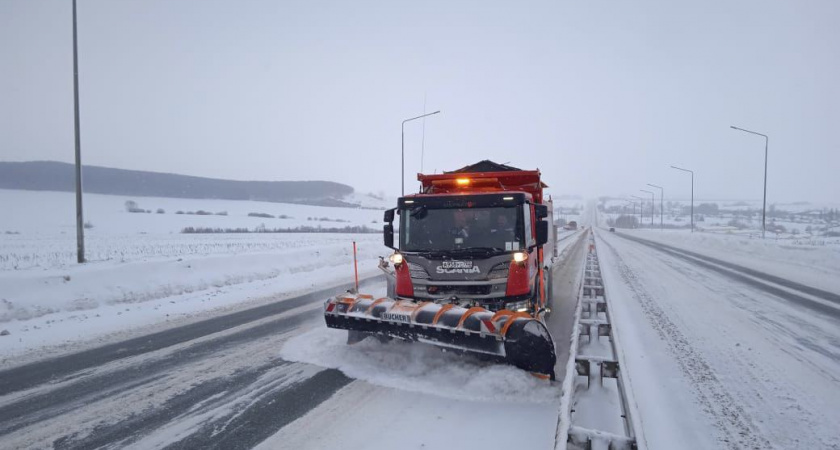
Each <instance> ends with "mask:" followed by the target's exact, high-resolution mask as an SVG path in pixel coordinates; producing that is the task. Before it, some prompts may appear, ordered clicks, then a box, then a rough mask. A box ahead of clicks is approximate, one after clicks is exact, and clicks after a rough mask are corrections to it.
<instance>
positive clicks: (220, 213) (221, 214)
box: [216, 211, 227, 216]
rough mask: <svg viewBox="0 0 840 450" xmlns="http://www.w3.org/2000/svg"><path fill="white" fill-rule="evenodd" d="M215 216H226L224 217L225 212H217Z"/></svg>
mask: <svg viewBox="0 0 840 450" xmlns="http://www.w3.org/2000/svg"><path fill="white" fill-rule="evenodd" d="M216 215H217V216H226V215H227V211H219V212H217V213H216Z"/></svg>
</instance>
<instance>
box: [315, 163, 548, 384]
mask: <svg viewBox="0 0 840 450" xmlns="http://www.w3.org/2000/svg"><path fill="white" fill-rule="evenodd" d="M417 179H418V181H420V185H421V188H420V192H419V193H417V194H412V195H406V196H404V197H401V198H399V200H398V204H397V207H396V208H393V209H389V210H387V211H385V217H384V219H385V226H384V241H385V246H387V247H389V248H391V249H393V250H394V253H393V254H392V255H390V257H389V258H388V260H385V259H384V258H382V259H381V260H380V268H381V269H382V270H383V271H384V272H385V273H386V278H387V280H388V295H387V297H384V298H378V299H374V298H373V297H372V296H370V295H365V294H359V293H355V292H349V293H347V294H343V295H340V296H337V297H334V298H331V299H329V300H327V302H326V304H325V309H324V316H325V319H326V322H327V326H329V327H331V328H339V329H346V330H348V331H349V334H348V343H353V342H357V341H358V340H360V339H363V338H365V337H367V336H370V335H376V336H379V337H380V338H383V337H384V338H398V339H403V340H408V341H418V342H424V343H429V344H433V345H436V346H439V347H443V348H446V349H451V350H455V351H463V352H467V353H475V354H479V355H483V356H485V357H490V358H492V359H496V360H500V361H504V362H507V363H509V364H512V365H514V366H516V367H519V368H521V369H524V370H527V371H529V372H531V373H532V374H534V375H536V376H539V377H541V378H550V379H554V366H555V363H556V355H555V350H554V342H553V340H552V338H551V334H550V333H549V331H548V329H547V328H546V326H545V323H544V315H545V313H546V312H547V305H548V304H549V303H548V295H549V292H550V288H549V282H550V276H549V275H550V272H551V271H550V266H551V259H552V258H551V257H552V256H553V255H554V243H555V237H554V233H555V227H554V224H553V215H552V213H551V212H552V211H553V208H552V206H551V201H550V200H547V199H545V198H544V197H543V189H544V188H545V187H547V186H546V185H545V184H544V183H543V182H542V181H541V179H540V172H539V170H521V169H517V168H515V167H510V166H507V165H503V164H497V163H494V162H492V161H481V162H479V163H477V164H473V165H470V166H467V167H464V168H461V169H458V170H455V171H452V172H445V173H443V174H435V175H424V174H418V175H417ZM395 222H396V227H395Z"/></svg>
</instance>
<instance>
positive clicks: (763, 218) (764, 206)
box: [729, 125, 770, 239]
mask: <svg viewBox="0 0 840 450" xmlns="http://www.w3.org/2000/svg"><path fill="white" fill-rule="evenodd" d="M729 128H732V129H733V130H738V131H743V132H744V133H750V134H755V135H758V136H763V137H764V202H763V204H762V207H761V239H764V234H765V232H766V231H767V222H766V219H767V147H768V146H769V145H770V138H769V137H767V135H766V134H761V133H757V132H755V131H750V130H745V129H743V128H738V127H736V126H734V125H730V126H729Z"/></svg>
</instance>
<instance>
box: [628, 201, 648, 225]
mask: <svg viewBox="0 0 840 450" xmlns="http://www.w3.org/2000/svg"><path fill="white" fill-rule="evenodd" d="M631 197H633V198H635V199H636V200H638V201H639V226H642V222H643V221H644V214H643V211H644V209H645V199H643V198H642V197H639V196H636V195H631ZM633 212H634V213H635V212H636V206H635V205H633Z"/></svg>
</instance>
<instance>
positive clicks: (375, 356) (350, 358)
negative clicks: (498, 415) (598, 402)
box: [280, 327, 560, 404]
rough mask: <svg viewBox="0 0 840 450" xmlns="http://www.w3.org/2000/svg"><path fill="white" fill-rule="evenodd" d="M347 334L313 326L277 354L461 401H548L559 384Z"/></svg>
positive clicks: (427, 348)
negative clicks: (350, 337) (349, 337)
mask: <svg viewBox="0 0 840 450" xmlns="http://www.w3.org/2000/svg"><path fill="white" fill-rule="evenodd" d="M346 341H347V332H346V331H344V330H334V329H329V328H326V327H318V328H315V329H312V330H310V331H308V332H306V333H303V334H301V335H298V336H295V337H292V338H290V339H289V340H288V341H286V343H285V344H284V345H283V348H282V349H281V350H280V357H281V358H283V359H285V360H288V361H295V362H306V363H310V364H315V365H318V366H321V367H329V368H333V369H339V370H341V371H342V372H344V373H345V374H346V375H347V376H349V377H352V378H355V379H358V380H364V381H367V382H368V383H371V384H375V385H379V386H385V387H390V388H395V389H400V390H405V391H411V392H417V393H423V394H428V395H433V396H440V397H446V398H450V399H458V400H466V401H479V402H480V401H500V402H509V403H549V404H552V403H554V404H556V403H558V402H559V400H560V390H559V389H558V386H556V385H552V384H551V383H549V382H547V381H545V380H540V379H537V378H536V377H534V376H532V375H530V374H529V373H527V372H525V371H523V370H520V369H517V368H514V367H512V366H508V365H505V364H499V363H492V362H482V361H479V360H478V359H476V358H475V357H472V356H469V355H461V354H457V353H453V352H444V351H442V350H441V349H439V348H437V347H434V346H432V345H427V344H421V343H407V342H402V341H400V340H396V339H395V340H392V341H390V342H388V343H381V342H379V341H378V340H376V339H373V338H368V339H365V340H363V341H362V342H359V343H357V344H354V345H349V346H348V345H347V343H346Z"/></svg>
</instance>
